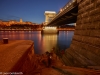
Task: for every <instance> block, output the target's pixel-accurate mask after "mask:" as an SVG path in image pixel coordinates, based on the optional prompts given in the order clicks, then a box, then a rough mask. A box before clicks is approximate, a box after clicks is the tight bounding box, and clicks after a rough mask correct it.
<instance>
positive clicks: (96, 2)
mask: <svg viewBox="0 0 100 75" xmlns="http://www.w3.org/2000/svg"><path fill="white" fill-rule="evenodd" d="M62 60H63V61H64V62H65V64H66V65H70V66H79V67H87V66H100V0H81V2H80V3H79V6H78V16H77V22H76V28H75V32H74V37H73V39H72V43H71V46H70V48H69V49H67V50H66V52H65V55H63V58H62Z"/></svg>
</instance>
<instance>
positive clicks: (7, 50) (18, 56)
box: [0, 40, 34, 75]
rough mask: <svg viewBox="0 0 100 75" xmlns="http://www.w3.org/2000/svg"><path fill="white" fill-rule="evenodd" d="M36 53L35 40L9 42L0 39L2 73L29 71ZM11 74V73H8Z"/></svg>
mask: <svg viewBox="0 0 100 75" xmlns="http://www.w3.org/2000/svg"><path fill="white" fill-rule="evenodd" d="M33 55H34V45H33V41H30V40H27V41H26V40H14V41H9V42H8V44H3V42H2V41H0V73H2V74H0V75H3V74H4V73H10V72H16V73H20V74H18V75H21V74H23V75H24V73H25V72H27V71H28V70H27V69H30V68H31V67H33V66H32V64H31V63H32V57H33ZM8 75H10V74H8Z"/></svg>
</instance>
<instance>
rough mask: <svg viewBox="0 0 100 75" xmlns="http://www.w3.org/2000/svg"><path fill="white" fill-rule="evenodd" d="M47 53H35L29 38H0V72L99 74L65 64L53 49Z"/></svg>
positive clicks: (44, 74)
mask: <svg viewBox="0 0 100 75" xmlns="http://www.w3.org/2000/svg"><path fill="white" fill-rule="evenodd" d="M48 54H49V53H48V52H46V53H44V54H35V53H34V43H33V41H31V40H13V41H11V40H10V41H8V44H3V42H2V40H0V74H1V75H3V74H4V73H5V74H6V73H8V74H6V75H9V74H11V73H13V74H15V73H17V74H15V75H86V74H88V75H100V70H94V69H85V68H77V67H70V66H65V65H64V64H63V63H62V61H61V58H59V57H58V56H57V55H56V54H55V52H54V50H52V51H51V52H50V55H48ZM5 74H4V75H5Z"/></svg>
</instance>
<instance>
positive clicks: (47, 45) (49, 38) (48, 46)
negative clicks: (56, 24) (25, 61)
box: [42, 34, 57, 52]
mask: <svg viewBox="0 0 100 75" xmlns="http://www.w3.org/2000/svg"><path fill="white" fill-rule="evenodd" d="M56 44H57V34H52V35H51V34H45V35H43V38H42V46H43V49H44V50H43V52H46V51H49V52H50V51H51V50H52V48H53V47H55V46H56Z"/></svg>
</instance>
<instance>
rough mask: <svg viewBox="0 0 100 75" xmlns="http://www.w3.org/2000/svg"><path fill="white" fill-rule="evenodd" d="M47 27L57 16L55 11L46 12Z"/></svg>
mask: <svg viewBox="0 0 100 75" xmlns="http://www.w3.org/2000/svg"><path fill="white" fill-rule="evenodd" d="M44 15H45V25H47V24H48V23H49V22H50V21H51V20H52V19H53V18H54V16H55V15H56V12H55V11H45V13H44Z"/></svg>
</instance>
